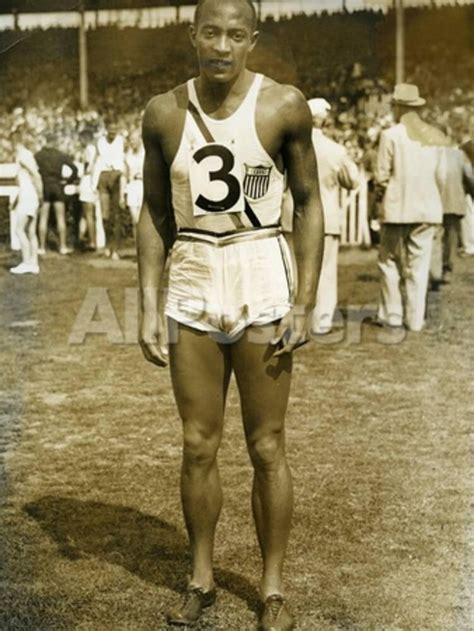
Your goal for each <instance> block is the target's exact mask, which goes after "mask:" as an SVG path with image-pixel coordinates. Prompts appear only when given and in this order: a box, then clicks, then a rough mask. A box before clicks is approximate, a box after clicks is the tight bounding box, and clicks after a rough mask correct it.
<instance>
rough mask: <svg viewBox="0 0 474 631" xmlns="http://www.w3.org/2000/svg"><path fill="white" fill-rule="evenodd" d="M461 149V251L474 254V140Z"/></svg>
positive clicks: (464, 144)
mask: <svg viewBox="0 0 474 631" xmlns="http://www.w3.org/2000/svg"><path fill="white" fill-rule="evenodd" d="M461 149H462V151H463V153H464V155H465V156H466V159H467V161H466V165H465V169H464V190H465V191H466V215H465V217H464V219H463V220H462V223H461V241H462V252H463V254H467V255H470V256H472V255H474V201H473V200H474V142H473V141H472V140H468V141H467V142H465V143H463V145H462V146H461Z"/></svg>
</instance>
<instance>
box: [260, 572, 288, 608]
mask: <svg viewBox="0 0 474 631" xmlns="http://www.w3.org/2000/svg"><path fill="white" fill-rule="evenodd" d="M276 594H279V595H280V596H283V595H284V592H283V584H282V580H281V578H269V579H265V578H263V579H262V580H261V582H260V598H261V600H262V602H265V601H266V600H267V598H268V597H269V596H275V595H276Z"/></svg>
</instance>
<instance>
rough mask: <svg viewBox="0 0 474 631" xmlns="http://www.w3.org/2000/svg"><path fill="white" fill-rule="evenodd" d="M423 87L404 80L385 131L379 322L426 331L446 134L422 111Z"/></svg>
mask: <svg viewBox="0 0 474 631" xmlns="http://www.w3.org/2000/svg"><path fill="white" fill-rule="evenodd" d="M425 102H426V101H425V99H423V98H421V97H420V95H419V91H418V87H417V86H416V85H413V84H408V83H400V84H397V85H396V86H395V90H394V93H393V97H392V107H393V115H394V119H395V123H396V124H395V125H394V126H393V127H391V128H390V129H387V130H384V131H383V132H382V134H381V136H380V145H379V151H378V156H377V181H378V183H379V184H380V185H382V186H384V187H385V195H384V200H383V218H382V220H383V225H382V229H381V235H380V248H379V262H378V265H379V270H380V302H379V308H378V315H377V318H378V320H377V321H378V323H380V324H382V325H388V326H392V327H401V326H406V327H407V328H408V329H409V330H411V331H421V329H422V328H423V326H424V322H425V314H426V294H427V289H428V279H429V271H430V260H431V251H432V245H433V237H434V234H435V228H436V226H437V225H439V224H441V223H442V221H443V206H442V201H441V191H442V187H443V186H444V181H445V177H446V176H445V153H444V149H443V148H442V145H443V144H446V138H445V136H444V134H443V133H442V132H440V131H439V130H437V129H435V128H434V127H432V126H430V125H428V124H427V123H425V122H424V121H423V120H422V119H421V118H420V116H419V115H418V111H419V108H420V107H422V106H423V105H424V104H425Z"/></svg>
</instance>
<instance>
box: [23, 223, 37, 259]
mask: <svg viewBox="0 0 474 631" xmlns="http://www.w3.org/2000/svg"><path fill="white" fill-rule="evenodd" d="M36 223H37V219H36V217H35V218H33V217H30V218H29V223H28V226H27V228H26V232H27V236H28V241H29V246H30V248H29V249H30V254H29V261H28V263H30V264H31V265H38V237H37V236H36Z"/></svg>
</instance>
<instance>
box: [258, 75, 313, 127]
mask: <svg viewBox="0 0 474 631" xmlns="http://www.w3.org/2000/svg"><path fill="white" fill-rule="evenodd" d="M261 95H262V100H261V102H262V105H263V106H264V107H265V109H266V110H267V111H271V112H273V113H275V114H277V117H278V121H279V123H280V125H283V126H284V127H285V128H286V129H287V130H288V131H290V130H298V129H305V130H306V132H309V131H310V130H311V128H312V119H311V112H310V109H309V107H308V103H307V101H306V99H305V97H304V95H303V93H302V92H301V91H300V90H298V88H296V87H295V86H293V85H288V84H284V83H278V82H277V81H274V80H273V79H270V78H269V77H264V78H263V81H262V87H261Z"/></svg>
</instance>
